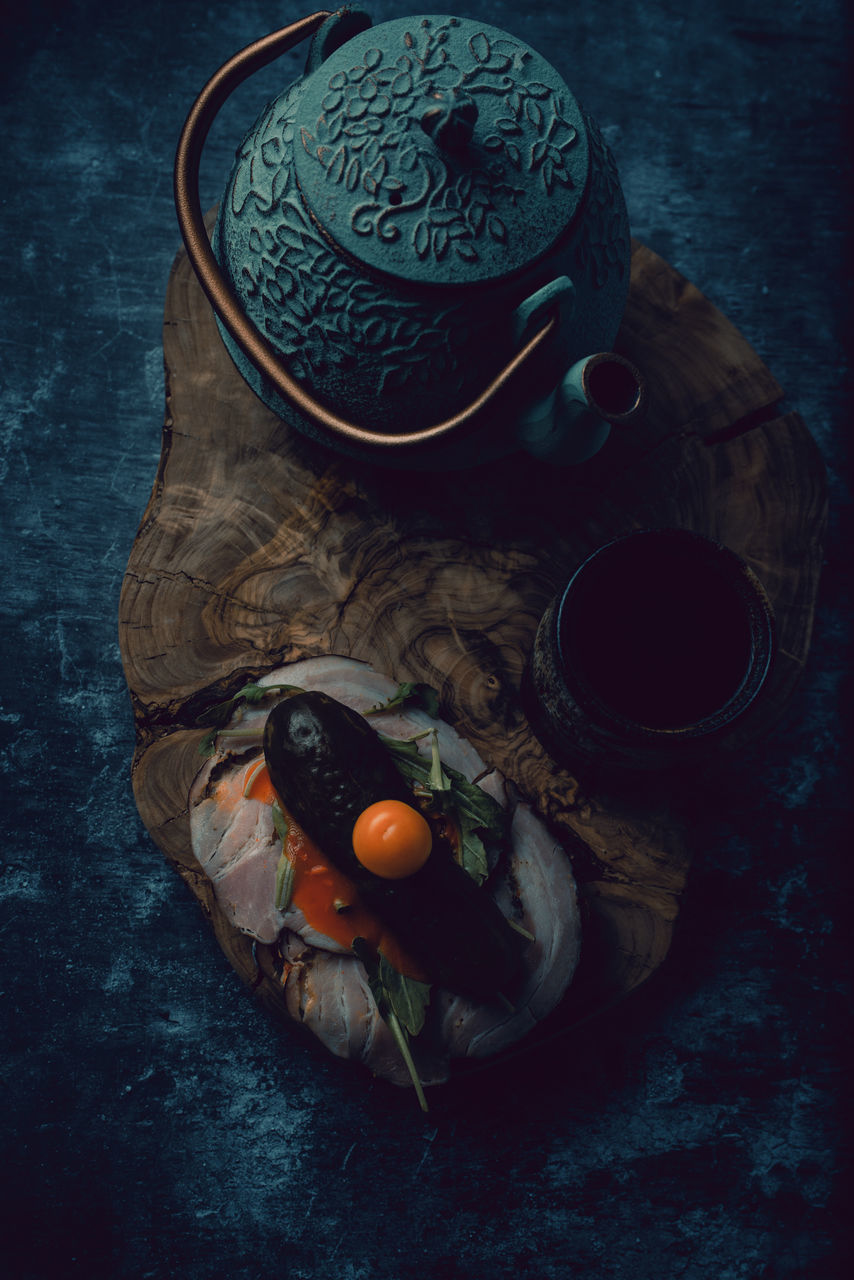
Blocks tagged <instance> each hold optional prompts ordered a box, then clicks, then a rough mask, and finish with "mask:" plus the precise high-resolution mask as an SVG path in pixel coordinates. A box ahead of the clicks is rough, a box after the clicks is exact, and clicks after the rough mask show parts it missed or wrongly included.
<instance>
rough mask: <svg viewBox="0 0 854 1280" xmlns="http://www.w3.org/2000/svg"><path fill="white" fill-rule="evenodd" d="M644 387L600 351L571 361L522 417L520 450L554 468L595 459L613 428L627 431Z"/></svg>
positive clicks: (625, 364) (619, 360)
mask: <svg viewBox="0 0 854 1280" xmlns="http://www.w3.org/2000/svg"><path fill="white" fill-rule="evenodd" d="M645 400H646V387H645V384H644V380H643V378H642V376H641V374H640V372H639V371H638V370H637V369H636V368H635V366H634V365H633V364H632V363H631V361H629V360H626V359H625V357H624V356H618V355H616V353H614V352H612V351H600V352H597V353H596V354H595V355H591V356H584V357H583V358H582V359H581V360H578V361H576V363H575V364H574V365H572V366H571V368H569V369H568V370H567V371H566V373H565V374H564V376H563V378H562V379H561V381H560V382H559V383H558V384H557V386H556V387H554V389H553V390H552V391H551V392H549V394H548V395H546V396H543V397H542V398H541V399H539V400H537V401H536V402H535V403H534V404H532V405H529V406H528V408H527V409H526V410H525V411H524V412H523V414H522V416H521V418H520V421H519V424H518V428H517V431H518V438H519V443H520V444H521V446H522V448H523V449H525V450H526V451H527V452H528V453H530V454H531V455H532V456H533V457H535V458H539V459H541V460H544V461H548V462H552V463H556V464H558V465H563V464H569V463H577V462H585V461H586V460H587V459H588V458H592V457H593V455H594V454H596V453H598V452H599V450H600V449H601V448H602V446H603V445H604V444H605V441H606V440H607V439H608V437H609V435H610V434H611V428H612V427H613V426H620V427H622V426H629V425H631V423H633V422H636V421H637V419H638V418H639V416H640V415H641V413H642V412H643V407H644V403H645Z"/></svg>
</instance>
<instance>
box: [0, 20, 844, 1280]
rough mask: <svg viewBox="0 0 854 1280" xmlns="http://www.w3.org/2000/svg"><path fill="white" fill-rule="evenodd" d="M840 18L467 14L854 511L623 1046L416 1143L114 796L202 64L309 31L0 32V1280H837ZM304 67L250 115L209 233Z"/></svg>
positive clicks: (54, 24) (218, 23)
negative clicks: (120, 631) (532, 49)
mask: <svg viewBox="0 0 854 1280" xmlns="http://www.w3.org/2000/svg"><path fill="white" fill-rule="evenodd" d="M847 9H848V7H847V6H846V4H845V0H815V2H814V3H811V4H806V3H802V2H801V0H777V2H776V3H769V2H768V0H680V3H678V4H677V3H675V0H664V2H662V3H652V2H651V0H611V2H610V3H607V4H606V3H600V4H588V5H582V4H580V3H575V4H571V5H567V6H564V5H558V4H543V3H539V2H538V0H529V2H527V3H522V0H515V2H513V3H490V4H488V3H485V0H470V2H469V3H468V4H467V6H466V8H465V9H464V10H461V11H460V12H465V13H468V14H471V15H476V16H481V17H483V18H485V19H488V20H489V21H491V22H493V23H495V24H496V25H498V26H503V27H505V28H507V29H510V30H512V31H514V32H515V33H517V34H519V35H521V36H523V37H524V38H526V39H528V40H529V42H531V43H532V44H534V45H535V46H536V47H538V48H539V49H541V50H542V51H543V52H544V53H545V54H546V56H548V57H549V58H550V59H551V60H552V61H553V62H554V63H555V65H556V66H557V68H558V69H559V71H561V73H562V74H563V75H564V78H565V79H566V80H567V81H568V82H569V84H570V85H571V86H572V87H573V88H574V89H575V90H576V92H577V94H578V96H579V97H580V98H581V99H582V101H583V102H585V104H586V105H587V106H588V107H589V109H590V110H591V111H592V112H593V113H594V114H595V115H596V116H597V117H598V118H599V120H600V122H601V123H602V125H603V126H604V131H605V134H606V136H607V139H608V141H609V142H610V144H611V146H612V148H613V150H614V152H615V155H616V158H617V161H618V164H619V166H620V170H621V174H622V177H623V180H624V186H625V191H626V196H627V201H628V205H629V212H630V216H631V219H632V226H633V230H634V233H635V234H636V235H637V236H638V237H639V238H640V239H641V240H643V241H645V242H646V243H647V244H649V245H650V246H651V247H652V248H653V249H655V250H656V251H658V252H659V253H661V254H662V255H664V257H666V258H667V259H668V260H669V261H670V262H671V263H673V265H674V266H676V267H677V268H679V269H680V270H681V271H682V272H684V273H685V274H686V275H687V276H688V277H689V278H690V279H692V280H693V281H694V282H695V283H696V284H698V285H699V287H700V288H701V289H702V290H703V291H704V292H705V293H706V294H707V295H708V296H709V297H710V298H711V299H712V300H713V301H714V302H716V303H717V304H718V305H719V306H721V307H722V309H723V310H724V311H725V312H726V313H727V314H728V315H729V316H730V317H731V318H732V319H733V320H734V321H735V322H736V323H737V324H738V325H739V326H740V327H741V329H742V330H743V332H744V333H745V334H746V335H747V337H748V338H749V339H750V340H751V341H752V342H753V344H754V345H755V346H756V348H757V349H758V351H759V352H760V354H761V355H762V357H763V358H764V359H765V361H766V363H767V364H768V365H769V366H770V367H771V369H772V370H773V371H774V373H775V374H776V375H777V377H778V379H779V380H780V382H781V383H782V385H783V386H784V387H785V389H786V391H787V395H788V399H787V406H788V407H792V408H795V409H797V410H799V411H800V412H801V414H802V415H803V417H804V419H805V420H806V421H807V423H808V424H809V426H810V427H811V429H812V431H813V433H814V434H815V436H816V439H817V440H818V443H819V445H820V447H821V450H822V452H823V454H824V457H825V459H826V462H827V465H828V470H829V481H830V491H831V497H832V503H833V513H832V525H831V532H830V537H829V541H828V547H827V563H826V567H825V572H824V578H823V582H822V588H821V599H820V605H819V610H818V616H817V630H816V635H815V641H814V646H813V652H812V658H811V662H810V665H809V669H808V671H807V674H806V678H805V680H804V682H803V684H802V687H801V688H800V691H799V692H798V694H797V696H796V697H795V699H794V701H793V702H792V704H791V708H790V710H789V712H788V715H787V718H786V720H785V722H784V723H783V725H782V726H781V728H780V731H779V733H778V734H777V735H776V736H775V737H774V739H773V741H771V742H770V743H768V744H767V746H766V747H765V748H763V750H762V751H761V752H759V753H757V755H756V758H755V759H754V760H752V761H751V762H750V764H749V767H746V768H745V769H744V770H743V772H742V773H741V775H740V777H739V779H738V780H737V782H736V783H735V784H734V785H733V789H732V792H731V794H729V795H727V796H723V795H722V796H721V797H720V798H719V799H717V800H716V802H715V803H714V804H712V805H710V812H709V815H708V821H707V822H706V823H704V824H703V825H702V829H701V830H699V831H698V832H697V833H696V837H695V842H696V846H697V853H696V861H695V866H694V870H693V874H692V877H691V880H690V886H689V891H688V894H687V896H686V899H685V904H684V911H683V915H682V917H681V921H680V927H679V930H678V933H677V937H676V942H675V945H674V947H673V950H672V952H671V956H670V959H669V961H668V963H667V964H666V965H665V966H664V968H663V969H662V970H661V971H660V972H659V974H658V975H657V976H656V978H655V979H653V980H652V982H650V983H649V984H648V986H647V987H646V988H645V989H643V990H642V991H641V992H640V993H638V994H637V995H636V996H635V997H634V998H632V999H631V1000H630V1001H629V1002H627V1003H626V1004H625V1005H623V1006H622V1007H621V1008H619V1009H617V1010H615V1011H613V1013H611V1014H610V1015H608V1016H607V1017H603V1018H602V1019H601V1021H600V1022H598V1023H597V1024H593V1025H589V1026H587V1027H586V1028H585V1029H584V1030H583V1031H582V1032H579V1033H577V1034H576V1035H574V1036H572V1037H566V1038H564V1039H561V1040H559V1041H556V1042H555V1043H554V1044H552V1045H550V1046H547V1047H546V1048H545V1049H544V1050H542V1051H539V1052H537V1053H536V1054H533V1055H522V1056H521V1057H519V1058H518V1059H517V1060H516V1061H515V1062H514V1063H513V1064H512V1065H511V1067H510V1068H505V1069H503V1070H502V1071H499V1072H496V1071H485V1072H483V1073H482V1074H480V1075H477V1076H474V1077H472V1078H470V1079H469V1080H468V1081H467V1082H466V1083H465V1085H463V1086H461V1087H458V1088H451V1089H449V1090H448V1091H447V1092H446V1093H443V1094H439V1095H435V1094H434V1095H433V1099H434V1100H433V1109H432V1111H431V1113H430V1115H429V1116H428V1117H427V1118H426V1119H425V1118H423V1117H422V1116H421V1115H420V1114H419V1113H418V1112H417V1111H416V1110H415V1108H414V1107H413V1106H412V1099H411V1096H409V1095H406V1094H403V1093H400V1092H397V1091H394V1090H391V1089H390V1088H389V1087H388V1086H386V1085H383V1084H374V1083H372V1082H371V1081H370V1079H368V1078H367V1077H365V1076H364V1075H363V1074H362V1073H361V1072H357V1071H355V1070H353V1069H352V1068H348V1067H346V1066H343V1065H341V1064H339V1063H337V1062H335V1061H334V1060H331V1059H328V1058H327V1057H326V1056H324V1054H323V1052H322V1051H321V1050H315V1049H314V1047H313V1046H311V1045H307V1044H305V1043H303V1042H302V1041H301V1040H299V1041H298V1040H297V1039H296V1038H295V1037H294V1036H293V1035H292V1034H289V1031H288V1029H287V1028H279V1027H277V1026H275V1025H273V1024H272V1023H271V1022H270V1021H269V1020H268V1018H267V1017H266V1016H265V1015H264V1013H263V1012H262V1011H261V1010H260V1009H259V1008H257V1007H256V1006H255V1005H254V1004H253V1002H252V1000H251V998H250V997H249V996H248V995H247V994H246V992H245V991H244V989H243V988H242V987H241V985H240V984H239V982H238V980H237V978H236V977H235V976H234V975H233V973H232V971H231V970H230V968H229V967H228V965H227V964H226V962H225V960H224V958H223V957H222V955H221V953H220V951H219V949H218V947H217V945H216V943H215V941H214V939H213V936H212V934H211V933H210V932H209V930H208V929H207V927H206V926H205V925H204V923H203V920H202V917H201V915H200V913H199V910H198V907H197V906H196V904H195V902H194V901H193V899H192V898H191V896H190V894H189V893H188V892H187V890H186V889H185V887H184V886H183V885H182V884H181V882H180V881H179V879H178V877H177V876H176V875H175V874H174V873H173V872H172V871H171V870H170V869H169V868H168V867H167V865H166V864H165V862H164V860H163V858H162V856H161V854H160V853H159V851H158V850H157V849H156V847H155V846H154V845H153V844H152V842H151V841H150V840H149V838H148V836H147V835H146V833H145V831H144V829H143V828H142V826H141V823H140V821H139V819H138V817H137V814H136V810H135V807H134V803H133V799H132V796H131V790H130V784H129V762H130V757H131V753H132V750H133V742H134V739H133V727H132V722H131V715H130V707H129V703H128V698H127V695H126V691H125V686H124V681H123V676H122V670H121V665H120V662H119V655H118V649H117V642H116V619H117V608H118V595H119V589H120V584H121V579H122V574H123V571H124V567H125V564H126V562H127V557H128V554H129V551H130V547H131V543H132V540H133V537H134V533H135V530H136V526H137V523H138V520H139V517H140V515H141V513H142V510H143V507H144V505H145V502H146V500H147V497H148V493H149V490H150V487H151V484H152V481H153V478H154V473H155V468H156V465H157V460H158V456H159V449H160V423H161V420H162V414H163V385H162V349H161V336H160V324H161V314H162V305H163V297H164V289H165V284H166V279H167V275H168V272H169V268H170V264H171V262H172V259H173V256H174V254H175V252H176V249H177V247H178V233H177V229H176V223H175V217H174V213H173V208H172V196H171V164H172V156H173V152H174V146H175V142H176V139H177V136H178V133H179V130H180V127H181V124H182V122H183V119H184V116H185V114H186V111H187V109H188V107H189V105H190V103H191V101H192V98H193V97H194V95H195V93H196V91H197V90H198V89H199V88H200V87H201V85H202V83H203V82H204V80H205V79H206V78H207V76H208V75H209V74H210V72H211V71H212V70H214V69H215V68H216V67H217V66H218V65H219V64H220V63H221V62H223V61H224V60H225V58H226V57H227V56H228V55H229V54H231V53H232V52H233V51H234V50H236V49H237V48H239V47H241V46H242V45H243V44H245V43H248V42H249V41H250V40H251V39H254V38H255V37H256V36H259V35H262V34H265V33H266V32H267V31H269V30H272V29H274V28H275V27H277V26H280V25H281V24H282V23H283V22H285V21H287V20H290V19H291V18H293V17H295V16H298V14H299V13H301V12H302V11H301V10H298V9H296V8H295V7H294V6H293V4H280V3H270V2H268V0H243V2H242V3H240V4H233V3H225V2H224V0H208V2H207V3H202V2H201V0H187V2H185V3H181V2H173V3H167V2H166V0H154V2H153V3H148V4H130V3H128V2H127V0H115V2H114V3H109V4H108V3H105V2H101V3H98V2H96V0H91V2H89V3H86V2H84V0H80V2H78V3H68V4H61V3H56V2H54V3H48V2H42V3H37V2H35V0H31V2H30V3H29V4H28V5H22V6H21V10H22V12H25V16H23V17H20V18H18V19H17V20H15V21H14V22H13V21H12V20H11V19H10V18H8V17H6V18H4V19H3V20H2V23H3V25H2V29H0V61H1V62H2V76H0V165H2V169H0V273H2V277H0V278H2V286H0V297H2V308H0V468H2V470H0V479H2V543H0V558H1V559H2V564H3V569H4V581H3V591H2V627H3V631H2V654H3V664H2V672H0V691H1V692H2V702H0V725H2V744H0V776H1V777H2V784H3V806H2V808H3V813H2V823H3V835H2V841H1V842H0V851H2V859H3V871H2V880H0V929H1V930H2V940H3V973H2V990H3V1041H2V1049H3V1052H2V1059H3V1095H2V1099H0V1106H2V1115H3V1121H2V1129H3V1135H4V1151H3V1158H2V1162H0V1166H1V1167H2V1174H3V1178H4V1189H3V1194H2V1199H0V1204H2V1209H3V1217H4V1225H3V1236H2V1241H0V1274H3V1275H4V1276H5V1275H8V1276H10V1277H12V1278H13V1280H24V1278H27V1280H30V1278H32V1280H47V1278H48V1277H49V1278H51V1280H53V1278H54V1277H66V1276H68V1277H76V1276H81V1277H151V1278H154V1280H166V1278H167V1277H172V1276H182V1277H190V1278H191V1280H193V1278H196V1277H197V1278H198V1280H208V1277H210V1278H213V1277H220V1276H227V1277H229V1280H255V1278H256V1277H257V1278H259V1280H266V1278H267V1277H273V1276H275V1277H287V1278H288V1280H320V1278H321V1277H322V1278H324V1280H326V1278H331V1280H410V1277H415V1276H416V1275H417V1276H427V1275H432V1276H436V1277H439V1280H444V1278H446V1277H447V1278H450V1280H463V1278H465V1280H470V1278H472V1277H474V1278H475V1280H481V1278H487V1277H488V1278H490V1280H492V1278H493V1277H497V1278H503V1277H508V1278H509V1277H517V1276H522V1277H533V1278H535V1280H557V1278H563V1277H584V1278H587V1277H590V1278H591V1280H598V1278H599V1277H606V1278H614V1280H617V1278H619V1280H652V1278H653V1277H655V1278H656V1280H658V1277H660V1276H662V1275H670V1276H674V1277H680V1278H682V1280H705V1278H706V1277H709V1278H710V1280H784V1278H785V1280H794V1278H795V1277H797V1278H798V1280H831V1278H833V1280H835V1278H836V1277H839V1276H840V1275H842V1274H843V1268H842V1263H841V1261H840V1258H841V1257H842V1247H843V1237H844V1231H845V1226H846V1219H847V1218H848V1217H849V1216H850V1207H849V1201H848V1195H847V1194H846V1188H845V1182H844V1178H843V1175H842V1172H841V1171H842V1166H843V1162H844V1151H845V1130H846V1124H847V1120H848V1110H847V1106H846V1102H847V1096H848V1093H849V1090H850V1083H849V1076H848V1074H847V1070H848V1066H849V1058H848V1053H847V1049H848V1047H849V1046H848V1045H846V1043H845V1040H846V1036H847V1032H848V1027H849V1024H850V974H851V969H850V960H849V950H850V942H849V936H850V924H849V919H850V911H851V898H850V887H851V877H850V875H849V870H848V868H849V864H850V861H851V858H852V841H851V830H850V815H851V801H850V792H851V777H850V762H851V756H850V747H851V738H850V732H849V727H848V726H849V720H848V716H847V714H846V710H847V708H846V700H848V699H850V682H849V674H848V672H849V661H850V639H851V574H850V570H849V564H850V554H851V553H850V535H851V505H850V492H849V488H848V480H849V475H850V472H849V462H848V441H849V438H850V433H851V408H852V405H851V396H850V390H851V384H850V366H849V365H848V364H847V357H848V355H849V349H848V348H847V346H846V343H845V321H846V317H845V314H844V304H845V301H846V299H847V298H848V295H849V294H850V290H851V279H850V276H851V272H850V265H851V264H850V257H849V253H850V245H849V244H848V243H847V231H848V225H849V222H850V214H851V210H850V204H849V201H848V177H849V173H848V168H847V165H848V158H847V157H848V153H849V152H850V139H846V138H845V136H844V132H843V124H842V120H843V114H842V101H843V96H844V94H845V92H846V89H845V85H846V79H847V76H848V75H849V74H850V70H849V66H850V31H849V30H848V29H846V25H845V18H846V13H847ZM413 11H414V10H413V8H412V7H410V8H409V9H408V10H407V9H404V10H402V11H401V10H399V9H398V8H397V7H395V6H394V5H392V4H391V3H390V0H380V2H379V3H376V4H374V5H373V6H372V12H373V13H374V15H375V18H376V19H377V20H379V19H384V18H387V17H392V16H396V15H398V14H399V13H401V12H413ZM300 63H301V55H300V54H294V55H293V56H290V57H288V58H286V59H284V61H283V63H280V64H279V65H278V66H277V67H274V68H271V69H268V70H267V71H265V72H264V73H262V75H260V76H259V77H258V81H257V82H256V83H255V84H254V85H250V86H247V87H245V88H244V89H242V90H241V91H240V92H239V94H238V95H237V98H236V99H235V100H234V102H232V103H230V104H229V106H228V107H227V109H226V111H225V112H224V114H223V117H222V118H221V120H220V121H219V122H218V124H217V125H216V127H215V129H214V133H213V135H212V137H211V141H210V144H209V147H208V150H207V152H206V156H205V163H204V170H203V181H202V187H203V200H204V204H205V206H206V207H207V206H208V205H210V204H212V203H214V201H215V200H216V199H217V198H218V196H219V191H220V186H221V184H222V182H223V181H224V177H225V174H226V172H227V170H228V167H229V165H230V158H231V152H232V149H233V146H234V145H235V144H236V142H237V141H238V140H239V138H240V137H241V136H242V133H243V131H244V128H245V126H246V125H248V123H249V122H250V120H251V118H252V117H253V116H254V114H255V112H256V110H257V109H258V107H259V106H260V105H261V103H262V102H263V101H264V100H265V99H266V98H267V97H268V96H272V94H273V93H274V92H276V91H278V90H279V89H280V88H281V87H282V85H283V84H284V83H285V82H286V81H288V80H290V79H291V78H292V77H293V75H294V74H296V71H297V69H298V67H299V65H300ZM843 148H844V150H843ZM846 377H848V378H849V380H848V381H847V382H846Z"/></svg>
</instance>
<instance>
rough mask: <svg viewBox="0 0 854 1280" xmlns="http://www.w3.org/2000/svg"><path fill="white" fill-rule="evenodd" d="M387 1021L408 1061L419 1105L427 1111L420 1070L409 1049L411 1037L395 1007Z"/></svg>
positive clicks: (404, 1058) (388, 1015)
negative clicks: (419, 1075)
mask: <svg viewBox="0 0 854 1280" xmlns="http://www.w3.org/2000/svg"><path fill="white" fill-rule="evenodd" d="M386 1022H387V1023H388V1025H389V1029H390V1030H391V1034H392V1035H393V1036H394V1039H395V1042H396V1044H397V1047H398V1049H399V1050H400V1052H401V1056H402V1057H403V1061H404V1062H405V1063H406V1070H407V1071H408V1072H409V1077H410V1079H411V1080H412V1083H413V1085H414V1086H415V1096H416V1097H417V1098H418V1105H419V1107H420V1108H421V1110H422V1111H425V1112H426V1111H427V1110H428V1107H427V1099H426V1098H425V1096H424V1089H423V1087H422V1085H421V1081H420V1079H419V1078H418V1071H417V1070H416V1067H415V1062H414V1061H413V1058H412V1054H411V1053H410V1051H409V1037H408V1036H407V1034H406V1032H405V1031H404V1029H403V1027H402V1026H401V1025H400V1022H399V1021H398V1017H397V1014H396V1013H395V1012H394V1010H393V1009H389V1011H388V1013H387V1014H386Z"/></svg>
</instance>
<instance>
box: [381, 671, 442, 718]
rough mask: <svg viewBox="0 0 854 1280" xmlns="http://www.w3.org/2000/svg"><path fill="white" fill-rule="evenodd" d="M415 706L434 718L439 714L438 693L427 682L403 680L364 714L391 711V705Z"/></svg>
mask: <svg viewBox="0 0 854 1280" xmlns="http://www.w3.org/2000/svg"><path fill="white" fill-rule="evenodd" d="M404 705H406V706H410V707H415V708H416V709H417V710H419V711H426V712H427V715H428V716H431V717H432V718H433V719H434V720H435V719H436V717H437V716H438V714H439V695H438V693H437V692H436V690H435V689H434V688H432V686H431V685H429V684H422V683H421V682H419V681H411V680H408V681H404V683H403V684H399V685H398V686H397V690H396V691H395V692H394V693H393V694H392V695H391V697H390V698H386V700H385V702H378V703H377V705H376V706H375V707H371V708H370V709H369V710H368V711H365V712H364V715H366V716H375V715H379V714H380V712H382V711H391V709H392V708H393V707H402V706H404Z"/></svg>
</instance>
